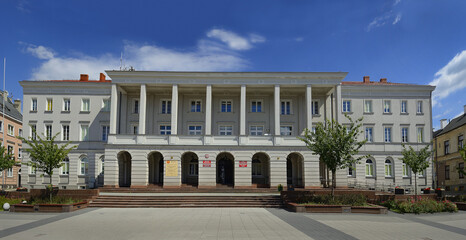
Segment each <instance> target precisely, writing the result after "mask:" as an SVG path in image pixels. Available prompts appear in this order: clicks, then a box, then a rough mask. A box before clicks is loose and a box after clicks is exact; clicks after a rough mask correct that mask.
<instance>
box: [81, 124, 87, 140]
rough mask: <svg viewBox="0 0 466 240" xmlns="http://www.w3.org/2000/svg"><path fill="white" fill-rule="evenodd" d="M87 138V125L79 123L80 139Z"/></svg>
mask: <svg viewBox="0 0 466 240" xmlns="http://www.w3.org/2000/svg"><path fill="white" fill-rule="evenodd" d="M88 140H89V125H81V141H88Z"/></svg>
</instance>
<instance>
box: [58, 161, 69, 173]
mask: <svg viewBox="0 0 466 240" xmlns="http://www.w3.org/2000/svg"><path fill="white" fill-rule="evenodd" d="M69 174H70V159H69V158H68V157H66V158H65V159H63V161H62V166H61V167H60V175H69Z"/></svg>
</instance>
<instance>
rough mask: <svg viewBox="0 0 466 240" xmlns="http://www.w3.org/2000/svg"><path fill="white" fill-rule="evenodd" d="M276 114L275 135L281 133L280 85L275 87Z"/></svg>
mask: <svg viewBox="0 0 466 240" xmlns="http://www.w3.org/2000/svg"><path fill="white" fill-rule="evenodd" d="M274 109H275V111H274V114H275V131H274V135H275V136H279V135H280V85H275V88H274Z"/></svg>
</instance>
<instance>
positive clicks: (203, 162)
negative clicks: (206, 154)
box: [202, 160, 211, 167]
mask: <svg viewBox="0 0 466 240" xmlns="http://www.w3.org/2000/svg"><path fill="white" fill-rule="evenodd" d="M202 167H211V162H210V160H203V161H202Z"/></svg>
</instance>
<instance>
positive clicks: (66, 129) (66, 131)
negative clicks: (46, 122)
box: [61, 125, 70, 141]
mask: <svg viewBox="0 0 466 240" xmlns="http://www.w3.org/2000/svg"><path fill="white" fill-rule="evenodd" d="M61 134H62V140H63V141H69V140H70V125H63V126H62V133H61Z"/></svg>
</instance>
